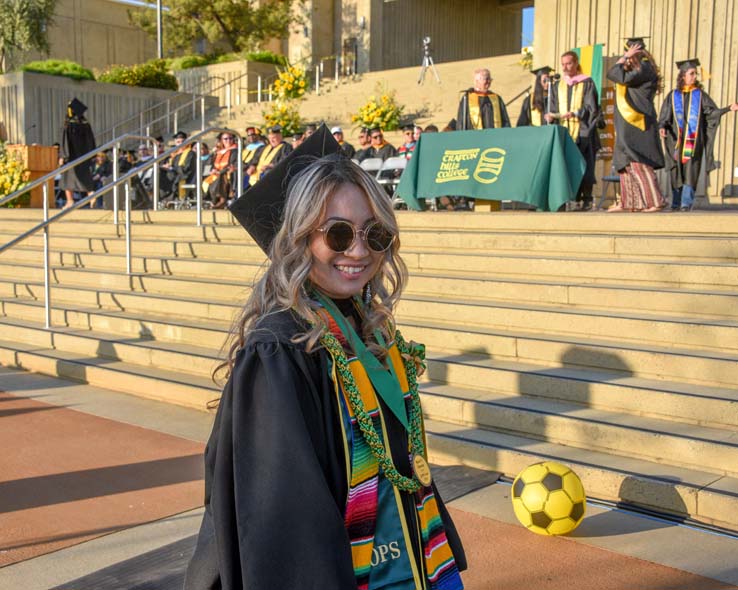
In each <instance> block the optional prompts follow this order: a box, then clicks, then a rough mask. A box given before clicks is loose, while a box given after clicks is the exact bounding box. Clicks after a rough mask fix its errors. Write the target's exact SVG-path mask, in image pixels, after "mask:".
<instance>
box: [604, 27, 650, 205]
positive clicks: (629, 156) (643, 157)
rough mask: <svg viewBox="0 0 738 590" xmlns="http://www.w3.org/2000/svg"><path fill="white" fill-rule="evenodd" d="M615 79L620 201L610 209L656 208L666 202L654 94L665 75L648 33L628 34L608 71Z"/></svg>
mask: <svg viewBox="0 0 738 590" xmlns="http://www.w3.org/2000/svg"><path fill="white" fill-rule="evenodd" d="M607 78H608V80H611V81H612V82H614V83H615V97H616V98H615V151H614V154H613V160H612V163H613V166H614V168H615V170H616V171H617V172H618V174H619V175H620V195H621V198H620V203H618V204H615V205H613V206H612V207H610V208H609V209H608V211H610V212H617V211H645V212H649V213H651V212H656V211H660V210H661V209H662V208H663V207H664V198H663V197H662V195H661V191H660V190H659V185H658V182H657V180H656V174H655V173H654V170H658V169H660V168H663V167H664V155H663V152H662V151H661V140H660V139H659V134H658V129H657V117H656V109H655V107H654V106H653V99H654V97H655V96H656V93H657V92H658V90H659V86H660V83H661V76H660V75H659V69H658V66H657V65H656V62H655V61H654V59H653V56H652V55H651V54H650V53H648V52H647V51H646V46H645V43H644V41H643V38H640V37H638V38H631V39H628V41H627V44H626V51H625V54H624V55H623V56H622V57H621V58H620V59H618V61H617V62H616V63H615V64H614V65H613V66H612V68H610V70H609V71H608V72H607Z"/></svg>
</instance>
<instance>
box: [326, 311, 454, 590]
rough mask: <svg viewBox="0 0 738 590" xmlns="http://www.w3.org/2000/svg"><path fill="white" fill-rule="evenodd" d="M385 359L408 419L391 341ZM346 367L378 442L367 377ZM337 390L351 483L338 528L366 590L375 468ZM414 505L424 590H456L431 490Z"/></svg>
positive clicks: (355, 365) (353, 363)
mask: <svg viewBox="0 0 738 590" xmlns="http://www.w3.org/2000/svg"><path fill="white" fill-rule="evenodd" d="M321 315H322V314H321ZM326 316H328V317H326ZM324 317H325V319H326V320H327V324H328V328H329V330H330V331H331V333H332V334H333V335H334V336H335V337H336V338H337V339H338V340H339V342H341V343H342V344H343V343H345V342H346V338H345V337H344V335H343V334H342V333H341V331H340V329H339V327H338V325H337V324H336V323H335V321H333V320H332V318H330V317H329V314H325V315H324ZM344 350H345V345H344ZM389 358H390V360H391V362H392V364H393V365H394V368H395V371H396V373H397V376H398V378H399V380H400V385H401V387H402V390H403V393H404V397H405V407H406V410H407V412H408V414H409V413H410V406H411V403H412V396H411V393H410V391H409V386H408V382H407V376H406V373H405V367H404V365H403V363H402V356H401V355H400V352H399V351H398V350H397V345H396V343H394V342H392V343H391V344H390V346H389ZM349 363H350V364H349V368H350V370H351V374H352V375H353V377H354V380H355V382H356V387H357V389H358V390H359V393H360V395H361V399H362V401H363V403H364V408H365V410H366V411H367V413H368V414H369V416H371V418H372V422H373V423H374V428H375V430H376V431H377V433H379V435H380V438H381V437H382V432H383V428H382V417H381V413H380V411H379V402H378V400H377V396H376V393H375V392H374V388H373V386H372V384H371V381H370V380H369V376H368V375H367V373H366V371H365V370H364V367H363V366H362V365H361V363H360V362H359V361H358V360H357V359H356V358H352V357H349ZM340 385H341V392H342V393H343V396H344V399H345V402H346V407H347V408H348V411H349V417H350V421H351V430H352V447H351V478H350V484H349V492H348V498H347V501H346V515H345V517H344V525H345V527H346V531H347V533H348V536H349V539H350V542H351V557H352V560H353V565H354V575H355V576H356V584H357V587H358V589H359V590H368V588H369V574H370V572H371V560H372V550H373V549H374V535H375V530H376V521H377V505H378V491H379V475H380V474H379V465H378V464H377V461H376V459H375V458H374V456H373V455H372V452H371V448H370V447H369V445H368V444H367V442H366V441H365V440H364V436H363V435H362V433H361V428H360V426H359V423H358V420H357V419H356V416H355V415H354V411H353V409H352V408H351V403H350V401H349V397H348V394H347V393H346V390H345V386H344V384H343V383H340ZM415 502H416V509H417V514H418V520H419V523H420V529H421V530H420V533H421V538H422V542H423V552H424V562H425V570H426V575H427V579H428V581H429V585H428V586H427V588H428V590H462V589H463V587H464V585H463V583H462V581H461V576H460V574H459V571H458V569H457V567H456V562H455V560H454V556H453V553H452V551H451V547H450V546H449V544H448V540H447V539H446V532H445V529H444V527H443V522H442V521H441V517H440V514H439V512H438V504H437V502H436V498H435V496H434V494H433V489H432V488H431V487H427V488H422V487H421V488H420V490H418V492H417V493H416V498H415Z"/></svg>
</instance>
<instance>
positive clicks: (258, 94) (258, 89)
mask: <svg viewBox="0 0 738 590" xmlns="http://www.w3.org/2000/svg"><path fill="white" fill-rule="evenodd" d="M256 102H261V74H259V75H258V76H257V77H256Z"/></svg>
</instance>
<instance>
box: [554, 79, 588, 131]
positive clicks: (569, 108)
mask: <svg viewBox="0 0 738 590" xmlns="http://www.w3.org/2000/svg"><path fill="white" fill-rule="evenodd" d="M558 90H559V92H558V95H559V97H558V98H559V113H561V114H564V113H578V112H579V111H580V110H581V108H582V104H583V103H584V83H583V82H579V83H578V84H574V85H573V86H572V87H571V101H569V85H568V84H567V83H566V80H564V78H563V77H562V78H561V80H559V87H558ZM560 121H561V124H562V125H563V126H564V127H566V129H567V131H568V132H569V135H570V136H571V138H572V139H573V140H574V141H576V140H577V139H579V117H577V116H576V115H575V116H573V117H571V118H570V119H560Z"/></svg>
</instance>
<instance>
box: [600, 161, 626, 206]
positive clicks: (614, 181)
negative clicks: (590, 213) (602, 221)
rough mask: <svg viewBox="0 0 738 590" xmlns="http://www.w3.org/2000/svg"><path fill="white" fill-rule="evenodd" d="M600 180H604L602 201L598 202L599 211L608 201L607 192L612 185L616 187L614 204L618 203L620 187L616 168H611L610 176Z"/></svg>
mask: <svg viewBox="0 0 738 590" xmlns="http://www.w3.org/2000/svg"><path fill="white" fill-rule="evenodd" d="M600 180H602V194H601V195H600V200H599V201H598V202H597V209H602V205H603V204H604V203H605V201H607V200H608V196H607V190H608V188H609V187H610V185H612V186H614V187H615V197H614V198H613V202H614V203H617V201H618V187H619V186H620V176H619V175H618V173H617V172H616V171H615V166H614V165H613V166H611V167H610V174H608V175H607V176H603V177H602V178H601V179H600Z"/></svg>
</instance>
